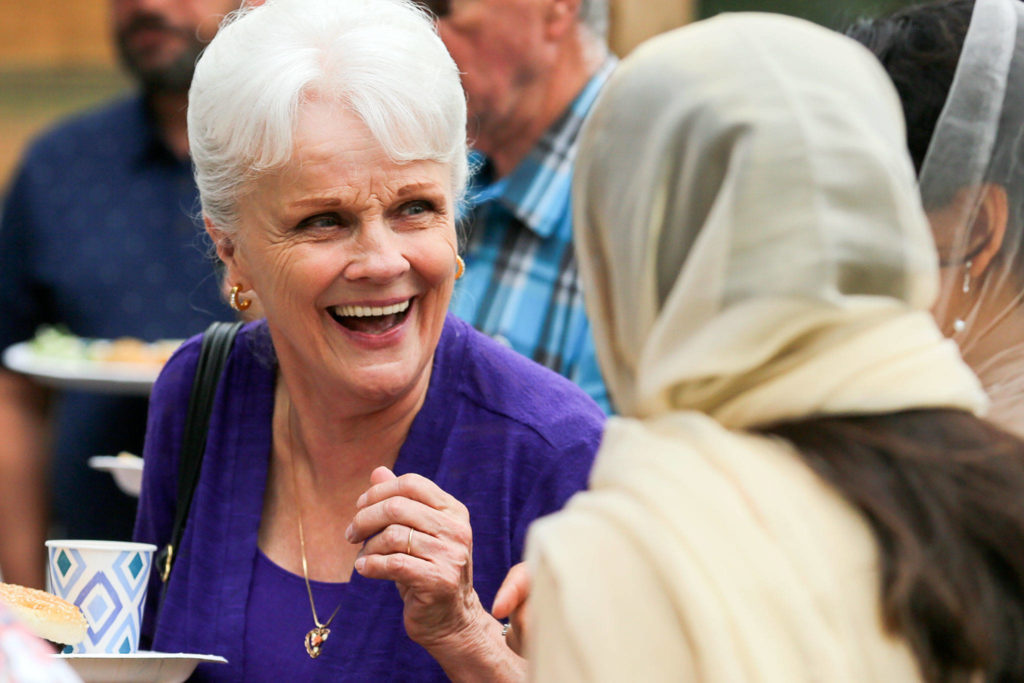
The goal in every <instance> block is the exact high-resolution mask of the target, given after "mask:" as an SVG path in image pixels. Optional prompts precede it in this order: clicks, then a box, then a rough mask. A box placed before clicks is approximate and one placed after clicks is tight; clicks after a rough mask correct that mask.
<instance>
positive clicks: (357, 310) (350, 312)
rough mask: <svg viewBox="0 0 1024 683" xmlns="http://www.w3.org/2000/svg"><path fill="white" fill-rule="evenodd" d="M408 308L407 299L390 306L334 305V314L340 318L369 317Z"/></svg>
mask: <svg viewBox="0 0 1024 683" xmlns="http://www.w3.org/2000/svg"><path fill="white" fill-rule="evenodd" d="M407 308H409V300H408V299H406V300H405V301H403V302H402V303H400V304H391V305H390V306H335V307H334V315H337V316H340V317H342V318H369V317H370V316H379V315H394V314H395V313H401V312H403V311H405V310H406V309H407Z"/></svg>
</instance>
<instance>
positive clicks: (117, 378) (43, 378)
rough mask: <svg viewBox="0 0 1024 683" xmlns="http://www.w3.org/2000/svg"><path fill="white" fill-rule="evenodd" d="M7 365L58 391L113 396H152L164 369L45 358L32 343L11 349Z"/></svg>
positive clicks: (133, 364) (148, 365) (7, 353)
mask: <svg viewBox="0 0 1024 683" xmlns="http://www.w3.org/2000/svg"><path fill="white" fill-rule="evenodd" d="M3 361H4V365H6V366H7V367H8V368H10V369H11V370H14V371H15V372H20V373H22V374H25V375H29V376H31V377H35V378H36V379H37V380H39V381H40V382H41V383H43V384H46V385H47V386H51V387H56V388H58V389H78V390H81V391H96V392H103V393H113V394H137V395H142V396H146V395H148V394H149V391H150V389H151V388H152V386H153V382H155V381H156V378H157V375H159V374H160V368H159V367H156V366H154V365H151V364H147V363H116V362H102V361H91V360H81V359H77V358H55V357H50V356H42V355H40V354H38V353H36V352H35V351H33V350H32V346H31V344H30V343H29V342H20V343H18V344H15V345H14V346H10V347H8V348H7V349H6V350H5V351H4V355H3Z"/></svg>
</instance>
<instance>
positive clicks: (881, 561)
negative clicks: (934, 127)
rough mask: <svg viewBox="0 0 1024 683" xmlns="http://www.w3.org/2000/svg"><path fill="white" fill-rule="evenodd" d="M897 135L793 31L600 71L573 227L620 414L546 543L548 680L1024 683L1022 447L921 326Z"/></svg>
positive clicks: (679, 37)
mask: <svg viewBox="0 0 1024 683" xmlns="http://www.w3.org/2000/svg"><path fill="white" fill-rule="evenodd" d="M903 137H904V133H903V127H902V113H901V111H900V104H899V100H898V99H897V96H896V93H895V92H894V90H893V88H892V85H891V84H890V82H889V79H888V78H887V76H886V74H885V72H884V71H883V70H882V69H881V68H880V66H879V64H878V62H877V60H875V59H874V58H873V57H872V55H871V54H870V53H869V52H868V51H867V50H865V49H863V48H862V47H861V46H860V45H858V44H857V43H855V42H854V41H852V40H849V39H847V38H844V37H843V36H840V35H838V34H835V33H832V32H829V31H827V30H825V29H823V28H820V27H817V26H814V25H812V24H809V23H806V22H803V21H800V20H797V19H792V18H788V17H782V16H770V15H758V14H751V15H744V14H734V15H724V16H722V17H720V18H715V19H712V20H709V21H707V22H703V23H699V24H695V25H692V26H690V27H687V28H683V29H680V30H678V31H676V32H672V33H669V34H666V35H664V36H662V37H659V38H656V39H654V40H652V41H651V42H649V43H648V44H646V45H645V46H643V47H641V48H639V49H637V50H636V51H635V52H634V53H633V54H632V55H631V56H630V57H629V58H628V59H627V60H626V61H624V62H623V64H622V66H621V68H620V70H619V71H618V72H617V73H616V74H615V75H613V77H612V80H611V82H610V83H609V85H608V86H607V89H606V90H605V92H604V94H603V95H602V97H601V99H600V101H599V102H598V103H597V105H596V107H595V110H594V113H593V115H592V118H591V119H590V121H589V122H588V124H587V126H586V130H585V131H584V133H583V140H582V145H581V149H580V157H579V161H578V165H577V175H576V180H575V185H574V206H575V207H576V209H577V214H576V218H577V222H576V227H577V232H576V237H577V245H578V248H579V250H580V255H581V262H580V265H581V271H582V273H583V276H584V281H585V283H586V286H587V289H586V292H587V295H588V298H587V304H588V312H589V314H590V316H591V319H592V320H593V321H594V328H595V333H596V335H595V339H596V341H597V345H598V346H597V348H598V354H599V358H600V361H601V366H602V370H603V371H604V373H605V377H606V379H607V381H608V387H609V389H610V391H611V394H612V397H613V399H614V402H615V405H616V406H618V407H619V408H620V409H621V411H622V417H620V418H612V419H611V420H609V422H608V425H607V428H606V431H605V436H604V440H603V442H602V445H601V449H600V451H599V453H598V457H597V461H596V463H595V469H594V472H593V474H592V479H591V482H590V486H591V490H590V491H588V492H586V493H581V494H579V495H578V496H577V497H575V498H573V500H572V501H570V503H569V504H568V505H567V506H566V508H565V510H564V511H562V512H560V513H556V514H555V515H553V516H551V517H549V518H547V519H544V520H541V521H539V522H537V523H536V524H535V525H534V526H533V527H532V529H531V531H530V537H529V541H528V550H527V562H528V565H529V566H530V568H531V576H532V577H533V591H534V592H533V596H532V598H531V607H530V609H531V617H532V626H531V631H530V634H529V635H530V637H529V639H528V641H527V652H528V653H529V657H530V666H531V668H532V669H533V670H534V671H535V673H536V675H537V679H538V680H542V681H571V680H588V681H596V680H607V681H621V680H643V681H661V680H665V681H691V680H707V681H786V682H792V681H908V680H920V679H922V678H923V679H926V680H932V681H940V680H941V681H952V680H965V681H966V680H968V679H969V678H970V680H992V681H995V680H1001V681H1002V680H1024V659H1022V657H1021V643H1022V642H1024V553H1022V552H1021V548H1024V506H1022V503H1021V501H1022V500H1024V443H1022V442H1021V441H1019V440H1017V439H1016V438H1014V437H1012V436H1011V435H1009V434H1007V433H1005V432H1002V431H1000V430H999V429H997V428H996V427H994V426H992V425H990V424H988V423H986V422H985V421H983V420H982V419H981V418H979V417H977V416H976V413H977V412H978V411H981V410H982V409H983V408H984V405H985V397H984V394H983V392H982V390H981V387H980V385H979V383H978V381H977V379H976V378H975V377H974V375H973V374H972V373H971V372H970V371H969V369H968V368H967V366H966V365H965V364H964V363H963V361H962V360H961V359H960V357H959V354H958V351H957V347H956V345H955V344H954V343H953V342H952V341H950V340H948V339H945V338H944V337H943V335H942V334H941V332H940V330H939V329H938V327H937V325H936V324H935V321H934V320H933V318H932V317H931V315H930V313H929V307H930V306H931V304H932V302H933V300H934V297H935V294H936V289H937V284H938V277H937V259H936V255H935V249H934V246H933V243H932V238H931V234H930V232H929V225H928V222H927V219H926V217H925V214H924V212H923V211H922V209H921V206H920V201H919V199H918V193H917V187H916V184H915V178H914V172H913V168H912V166H911V164H910V161H909V158H908V157H907V155H906V152H905V146H904V139H903ZM627 586H628V588H627ZM972 674H977V675H978V677H977V678H972V677H971V675H972Z"/></svg>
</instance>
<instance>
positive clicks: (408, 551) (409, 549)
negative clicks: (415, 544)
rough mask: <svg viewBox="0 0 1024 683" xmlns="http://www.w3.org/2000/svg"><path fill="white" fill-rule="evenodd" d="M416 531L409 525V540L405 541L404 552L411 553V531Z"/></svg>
mask: <svg viewBox="0 0 1024 683" xmlns="http://www.w3.org/2000/svg"><path fill="white" fill-rule="evenodd" d="M414 531H416V530H415V529H413V528H412V527H409V540H408V541H406V542H405V554H406V555H412V532H414Z"/></svg>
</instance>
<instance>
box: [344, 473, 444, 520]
mask: <svg viewBox="0 0 1024 683" xmlns="http://www.w3.org/2000/svg"><path fill="white" fill-rule="evenodd" d="M389 475H390V476H389ZM395 497H401V498H409V499H411V500H418V501H419V502H421V503H423V504H424V505H428V506H430V507H432V508H435V509H438V510H442V509H444V508H446V507H449V506H451V505H452V503H457V502H458V501H457V500H456V499H455V498H454V497H452V496H451V495H449V494H448V493H446V492H445V491H444V490H443V489H441V487H440V486H438V485H437V484H435V483H434V482H432V481H430V480H429V479H427V478H426V477H423V476H420V475H419V474H403V475H402V476H400V477H396V476H395V474H394V473H393V472H392V471H391V470H389V469H388V468H386V467H378V468H377V469H375V470H374V471H373V473H372V474H371V475H370V488H368V489H367V490H366V491H365V492H363V495H361V496H359V499H358V500H356V507H357V508H364V507H368V506H370V505H373V504H375V503H379V502H380V501H382V500H387V499H388V498H395Z"/></svg>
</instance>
